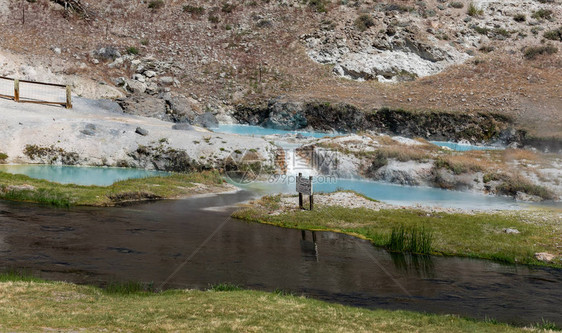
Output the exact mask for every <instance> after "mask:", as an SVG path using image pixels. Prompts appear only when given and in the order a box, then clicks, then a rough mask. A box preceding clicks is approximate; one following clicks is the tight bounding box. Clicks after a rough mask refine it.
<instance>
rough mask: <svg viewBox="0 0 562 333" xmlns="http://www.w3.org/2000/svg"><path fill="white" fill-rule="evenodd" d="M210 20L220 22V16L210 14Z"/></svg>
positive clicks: (215, 22)
mask: <svg viewBox="0 0 562 333" xmlns="http://www.w3.org/2000/svg"><path fill="white" fill-rule="evenodd" d="M209 22H211V23H214V24H217V23H219V22H220V18H219V17H218V16H215V15H209Z"/></svg>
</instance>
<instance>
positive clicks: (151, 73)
mask: <svg viewBox="0 0 562 333" xmlns="http://www.w3.org/2000/svg"><path fill="white" fill-rule="evenodd" d="M144 75H145V76H146V77H148V78H151V77H155V76H156V72H154V71H146V72H144Z"/></svg>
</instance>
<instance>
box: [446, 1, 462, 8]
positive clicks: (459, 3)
mask: <svg viewBox="0 0 562 333" xmlns="http://www.w3.org/2000/svg"><path fill="white" fill-rule="evenodd" d="M449 6H451V7H453V8H457V9H459V8H463V7H464V4H463V3H462V2H460V1H453V2H451V3H450V4H449Z"/></svg>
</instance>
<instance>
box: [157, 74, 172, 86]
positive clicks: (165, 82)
mask: <svg viewBox="0 0 562 333" xmlns="http://www.w3.org/2000/svg"><path fill="white" fill-rule="evenodd" d="M160 83H161V84H163V85H167V86H169V85H172V84H174V78H173V77H171V76H163V77H161V78H160Z"/></svg>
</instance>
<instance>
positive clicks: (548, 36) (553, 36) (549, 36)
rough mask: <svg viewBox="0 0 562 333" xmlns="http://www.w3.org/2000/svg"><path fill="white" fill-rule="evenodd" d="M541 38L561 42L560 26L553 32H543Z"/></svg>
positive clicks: (561, 32) (561, 28)
mask: <svg viewBox="0 0 562 333" xmlns="http://www.w3.org/2000/svg"><path fill="white" fill-rule="evenodd" d="M543 37H544V38H546V39H550V40H557V41H560V42H562V26H561V27H560V28H558V29H555V30H549V31H545V33H544V34H543Z"/></svg>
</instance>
